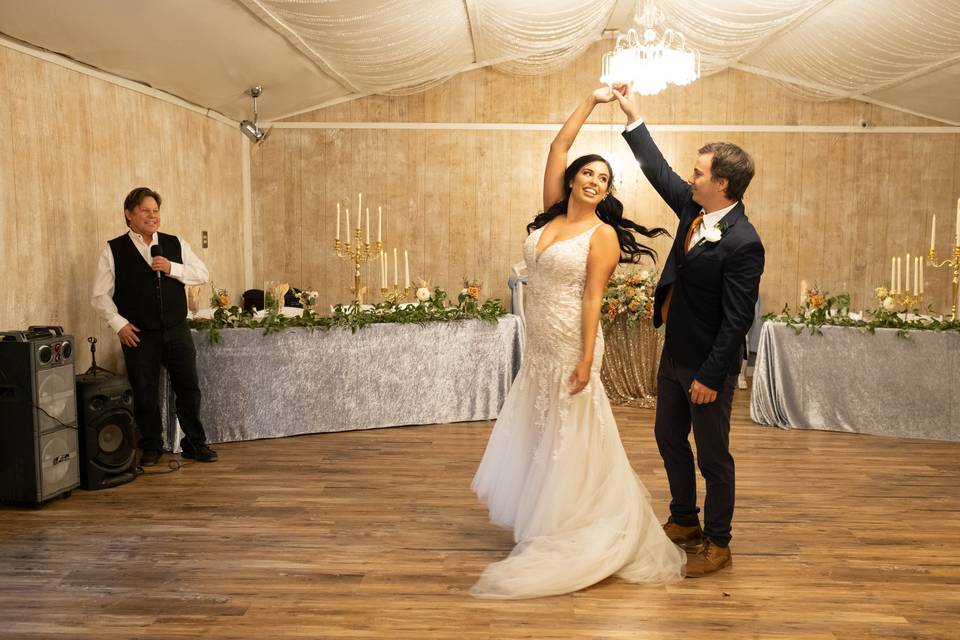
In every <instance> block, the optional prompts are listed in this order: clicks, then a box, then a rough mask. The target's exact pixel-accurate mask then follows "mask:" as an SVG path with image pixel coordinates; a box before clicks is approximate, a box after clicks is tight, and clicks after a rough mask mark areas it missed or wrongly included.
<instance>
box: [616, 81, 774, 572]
mask: <svg viewBox="0 0 960 640" xmlns="http://www.w3.org/2000/svg"><path fill="white" fill-rule="evenodd" d="M614 89H615V93H616V96H617V100H618V102H619V104H620V107H621V108H622V109H623V112H624V114H625V115H626V116H627V128H626V131H624V133H623V137H624V138H625V139H626V141H627V144H629V145H630V148H631V149H632V150H633V154H634V155H635V156H636V158H637V160H638V161H639V163H640V169H641V170H642V171H643V174H644V175H645V176H646V177H647V180H649V181H650V184H651V185H653V187H654V189H656V190H657V193H659V194H660V197H661V198H663V200H664V201H665V202H666V203H667V204H668V205H669V206H670V208H671V209H673V212H674V213H675V214H676V215H677V217H678V218H679V220H680V222H679V226H678V227H677V233H676V237H675V239H674V242H673V247H671V249H670V255H669V256H668V257H667V262H666V265H665V266H664V268H663V273H662V275H661V276H660V282H659V283H658V284H657V291H656V296H655V299H654V312H653V324H654V326H656V327H659V326H660V325H662V324H666V342H665V345H664V348H663V354H662V356H661V358H660V370H659V372H658V376H657V384H658V387H657V416H656V427H655V432H656V437H657V446H658V447H659V449H660V455H661V457H663V464H664V467H665V468H666V471H667V478H668V480H669V482H670V495H671V497H672V500H671V501H670V514H671V515H670V518H669V519H668V520H667V523H666V524H665V525H664V526H663V528H664V531H665V532H666V534H667V535H668V536H669V537H670V539H671V540H673V541H674V542H675V543H676V544H679V545H681V546H682V547H684V548H685V549H687V570H686V574H687V576H690V577H700V576H704V575H707V574H709V573H713V572H714V571H717V570H719V569H722V568H723V567H725V566H727V565H729V564H730V563H731V561H732V557H731V554H730V546H729V545H730V537H731V535H730V532H731V522H732V520H733V503H734V466H733V456H731V455H730V410H731V407H732V405H733V392H734V389H735V387H736V383H737V373H738V372H739V370H740V363H741V359H742V357H743V352H742V350H743V345H744V336H745V335H746V333H747V331H748V330H749V329H750V325H751V323H752V322H753V315H754V308H755V305H756V302H757V296H758V294H759V288H760V275H761V274H762V273H763V261H764V252H763V245H762V244H761V242H760V237H759V236H758V235H757V232H756V230H755V229H754V228H753V225H752V224H750V221H749V220H748V219H747V216H746V214H745V213H744V209H743V203H742V202H741V199H742V198H743V193H744V191H746V189H747V186H748V185H749V184H750V180H751V179H752V178H753V172H754V170H753V160H752V159H751V158H750V156H749V155H747V153H746V152H745V151H744V150H743V149H741V148H740V147H738V146H736V145H733V144H728V143H723V142H714V143H710V144H707V145H705V146H703V147H702V148H700V150H699V151H698V154H699V155H698V156H697V161H696V164H695V165H694V168H693V174H692V175H691V176H690V178H689V179H688V180H684V179H683V178H681V177H680V176H679V175H677V174H676V173H675V172H674V171H673V169H671V168H670V166H669V165H668V164H667V162H666V160H665V159H664V158H663V155H661V153H660V150H659V149H658V148H657V145H656V144H654V142H653V139H652V138H651V137H650V132H649V131H648V130H647V127H646V126H645V125H644V124H643V121H642V119H641V118H640V110H639V109H638V108H637V106H636V104H635V103H634V102H633V99H632V96H631V95H630V89H629V87H627V86H624V85H617V86H615V87H614ZM691 424H692V426H693V438H694V441H695V442H696V445H697V465H698V466H699V467H700V472H701V473H702V474H703V477H704V480H705V481H706V487H707V493H706V497H705V498H704V503H703V511H704V525H703V528H701V527H700V519H699V516H698V514H699V512H700V509H699V508H698V507H697V483H696V474H695V470H694V464H693V452H692V451H691V449H690V442H689V435H690V428H691Z"/></svg>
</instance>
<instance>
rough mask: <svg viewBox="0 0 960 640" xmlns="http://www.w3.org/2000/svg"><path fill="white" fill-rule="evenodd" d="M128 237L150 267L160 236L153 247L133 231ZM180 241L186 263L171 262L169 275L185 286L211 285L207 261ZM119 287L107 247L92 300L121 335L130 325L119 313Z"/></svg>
mask: <svg viewBox="0 0 960 640" xmlns="http://www.w3.org/2000/svg"><path fill="white" fill-rule="evenodd" d="M127 236H129V238H130V239H131V240H132V241H133V246H135V247H136V248H137V251H139V252H140V255H141V256H143V259H144V261H145V262H146V263H147V264H150V263H151V262H153V257H152V256H151V255H150V247H152V246H154V245H156V244H157V234H156V233H155V234H153V239H152V240H151V242H150V243H149V244H148V243H147V242H146V241H145V240H144V239H143V236H142V235H140V234H139V233H135V232H134V231H133V230H130V231H129V232H127ZM177 239H178V240H180V256H181V257H182V258H183V263H182V264H181V263H179V262H174V261H172V260H171V261H170V273H169V274H167V275H168V276H169V277H171V278H174V279H175V280H179V281H180V282H182V283H183V284H185V285H188V284H203V283H205V282H207V281H208V280H209V279H210V273H209V272H208V271H207V265H205V264H203V261H202V260H201V259H200V258H198V257H197V255H196V254H195V253H194V252H193V250H192V249H191V248H190V245H189V244H187V242H186V241H185V240H183V238H177ZM115 284H116V270H115V268H114V263H113V251H112V250H111V249H110V245H109V244H107V246H106V247H105V248H104V250H103V252H102V253H101V254H100V260H99V261H98V262H97V273H96V275H95V276H94V279H93V296H92V297H91V298H90V304H91V305H92V306H93V308H94V309H96V310H97V313H99V314H100V317H101V318H103V319H104V320H106V322H107V324H108V325H110V328H111V329H113V330H114V331H115V332H119V331H120V329H122V328H123V327H125V326H126V325H127V323H128V322H129V321H128V320H127V319H126V318H124V317H123V316H121V315H120V313H119V312H118V311H117V305H116V304H114V302H113V290H114V285H115Z"/></svg>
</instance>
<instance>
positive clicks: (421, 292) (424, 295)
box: [417, 287, 430, 302]
mask: <svg viewBox="0 0 960 640" xmlns="http://www.w3.org/2000/svg"><path fill="white" fill-rule="evenodd" d="M429 299H430V289H427V288H426V287H420V288H419V289H417V300H419V301H420V302H426V301H427V300H429Z"/></svg>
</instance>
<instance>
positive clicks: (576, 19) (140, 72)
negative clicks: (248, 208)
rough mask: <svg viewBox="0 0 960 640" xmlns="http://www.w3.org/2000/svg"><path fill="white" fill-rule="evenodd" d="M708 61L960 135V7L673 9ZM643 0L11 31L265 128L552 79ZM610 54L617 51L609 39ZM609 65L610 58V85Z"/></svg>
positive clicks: (461, 5) (75, 12)
mask: <svg viewBox="0 0 960 640" xmlns="http://www.w3.org/2000/svg"><path fill="white" fill-rule="evenodd" d="M657 4H658V5H659V6H660V8H662V9H663V11H664V14H665V15H666V23H667V26H670V27H673V28H675V29H679V30H680V31H682V32H683V33H684V34H685V35H686V37H687V40H688V42H689V43H690V44H692V45H693V46H696V47H698V48H699V49H700V50H701V52H702V56H703V57H702V62H703V71H704V73H714V72H717V71H720V70H722V69H724V68H727V67H731V66H732V67H735V68H738V69H742V70H745V71H748V72H751V73H757V74H760V75H765V76H767V77H770V78H773V79H775V80H777V81H778V82H781V83H782V84H783V85H784V86H786V87H787V88H789V89H790V90H792V91H795V92H798V93H800V94H802V95H804V96H807V97H810V98H814V99H834V98H841V97H851V98H855V99H861V100H867V101H870V102H875V103H878V104H883V105H886V106H890V107H892V108H896V109H901V110H904V111H908V112H911V113H916V114H919V115H923V116H926V117H929V118H932V119H936V120H940V121H942V122H945V123H948V124H954V125H958V124H960V37H958V34H960V0H752V1H751V0H659V1H658V3H657ZM633 8H634V0H379V1H378V0H137V1H130V0H82V1H77V0H30V1H29V2H20V1H8V2H2V3H0V32H2V33H4V34H6V35H7V36H9V37H11V38H14V39H16V40H19V41H21V42H23V43H26V44H27V45H29V46H32V47H36V48H40V49H46V50H48V51H51V52H55V53H58V54H62V55H64V56H67V57H69V58H72V59H73V60H75V61H78V62H81V63H83V64H86V65H89V66H92V67H95V68H97V69H100V70H102V71H105V72H108V73H111V74H114V75H117V76H121V77H124V78H127V79H130V80H134V81H138V82H141V83H144V84H146V85H149V86H151V87H153V88H155V89H159V90H161V91H164V92H167V93H170V94H173V95H175V96H178V97H180V98H182V99H184V100H187V101H189V102H192V103H195V104H197V105H200V106H202V107H204V108H209V109H212V110H214V111H218V112H220V113H222V114H224V115H226V116H227V117H229V118H231V119H233V120H241V119H244V118H249V117H250V116H251V104H250V99H249V97H247V96H246V95H245V93H244V92H245V91H246V90H247V89H248V88H249V87H251V86H254V85H258V84H259V85H262V86H263V87H264V93H263V96H262V98H261V99H260V101H259V103H258V107H259V111H260V116H261V120H271V119H277V118H281V117H283V116H286V115H290V114H292V113H298V112H302V111H305V110H309V109H312V108H317V107H321V106H325V105H329V104H335V103H337V102H342V101H344V100H349V99H352V98H356V97H360V96H363V95H368V94H371V93H411V92H416V91H421V90H424V89H426V88H428V87H430V86H433V85H435V84H438V83H440V82H443V81H444V80H445V79H447V78H449V77H450V76H452V75H455V74H457V73H461V72H463V71H467V70H471V69H476V68H479V67H483V66H491V65H492V66H495V67H496V68H497V69H500V70H502V71H504V72H507V73H517V74H537V73H545V72H548V71H552V70H553V69H555V68H557V67H558V66H560V65H563V64H566V63H567V62H568V61H569V60H571V59H573V58H574V57H576V56H577V55H579V54H580V53H581V52H582V51H583V50H584V49H585V48H586V47H588V46H590V45H591V44H592V43H594V42H596V41H597V40H599V39H601V38H602V37H603V36H604V34H605V33H606V34H608V35H609V33H610V32H611V31H612V30H619V29H626V28H628V27H629V26H630V25H631V22H632V14H633ZM611 47H612V42H611ZM599 69H600V61H599V60H598V61H597V71H598V73H597V75H598V76H599Z"/></svg>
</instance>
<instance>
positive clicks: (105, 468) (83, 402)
mask: <svg viewBox="0 0 960 640" xmlns="http://www.w3.org/2000/svg"><path fill="white" fill-rule="evenodd" d="M87 342H89V343H90V354H91V356H92V358H93V364H92V365H91V366H90V368H89V369H87V371H86V372H85V373H83V374H81V375H78V376H77V414H78V415H77V422H78V425H79V433H80V486H82V487H83V488H84V489H88V490H94V489H106V488H108V487H115V486H117V485H120V484H124V483H126V482H130V481H131V480H133V479H134V478H136V477H137V474H136V466H137V460H136V456H137V439H138V434H137V425H136V423H135V422H134V420H133V390H132V389H131V388H130V383H129V382H127V379H126V378H124V377H121V376H118V375H116V374H115V373H113V372H112V371H107V370H106V369H103V368H102V367H98V366H97V339H96V338H92V337H91V338H87Z"/></svg>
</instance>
